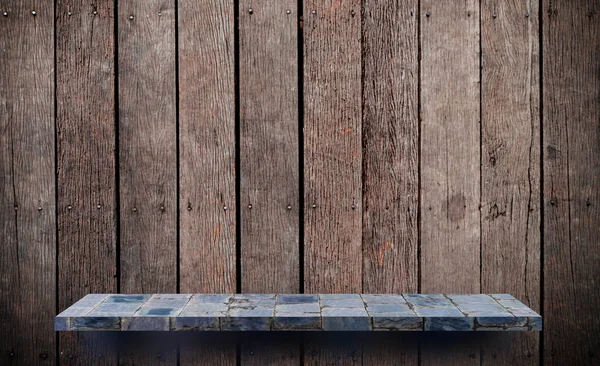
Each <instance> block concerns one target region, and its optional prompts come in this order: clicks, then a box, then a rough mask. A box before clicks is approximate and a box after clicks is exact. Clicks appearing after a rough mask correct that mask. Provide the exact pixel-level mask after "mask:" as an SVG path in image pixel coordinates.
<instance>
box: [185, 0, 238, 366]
mask: <svg viewBox="0 0 600 366" xmlns="http://www.w3.org/2000/svg"><path fill="white" fill-rule="evenodd" d="M234 6H235V5H234V1H233V0H220V1H200V2H199V1H192V0H179V1H178V16H179V19H178V35H179V60H178V61H179V86H178V87H179V116H180V120H179V133H180V135H179V141H180V147H179V161H180V171H179V186H180V196H179V207H181V208H183V210H181V211H180V214H181V216H180V222H179V230H180V240H181V249H180V255H179V263H180V290H181V292H183V293H190V292H216V293H228V292H229V293H233V292H235V289H236V220H235V217H236V211H237V209H238V208H237V207H236V205H235V201H236V200H235V177H236V171H235V134H236V130H235V127H236V125H235V85H234V75H235V69H234V68H235V61H234V51H235V50H234V13H235V11H234V10H235V8H234ZM188 205H189V206H190V207H192V210H190V211H188V210H187V207H188ZM235 362H236V344H235V342H234V341H231V340H227V339H218V340H215V341H213V340H212V339H202V340H201V341H199V340H197V339H195V338H190V339H186V340H185V341H184V342H182V343H181V349H180V363H181V365H202V364H211V365H235Z"/></svg>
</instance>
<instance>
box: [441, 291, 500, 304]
mask: <svg viewBox="0 0 600 366" xmlns="http://www.w3.org/2000/svg"><path fill="white" fill-rule="evenodd" d="M446 297H448V298H449V299H450V300H452V302H454V303H455V304H457V305H460V304H498V302H497V301H496V300H495V299H494V298H493V297H491V296H490V295H485V294H474V295H464V294H449V295H446Z"/></svg>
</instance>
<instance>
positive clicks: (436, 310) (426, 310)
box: [413, 306, 464, 318]
mask: <svg viewBox="0 0 600 366" xmlns="http://www.w3.org/2000/svg"><path fill="white" fill-rule="evenodd" d="M413 310H414V311H415V313H416V314H417V315H418V316H426V317H441V318H448V317H458V318H460V317H464V314H463V313H462V312H460V310H458V309H457V308H455V307H452V308H450V307H417V306H415V307H414V308H413Z"/></svg>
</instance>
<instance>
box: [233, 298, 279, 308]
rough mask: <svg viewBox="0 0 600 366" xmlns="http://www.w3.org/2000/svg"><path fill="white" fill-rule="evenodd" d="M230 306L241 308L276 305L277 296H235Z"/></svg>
mask: <svg viewBox="0 0 600 366" xmlns="http://www.w3.org/2000/svg"><path fill="white" fill-rule="evenodd" d="M229 306H230V307H234V308H239V307H274V306H275V298H274V297H273V298H267V297H264V298H262V297H248V298H246V297H237V295H236V297H234V299H233V300H232V301H231V303H230V304H229Z"/></svg>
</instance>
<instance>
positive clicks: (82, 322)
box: [71, 317, 121, 330]
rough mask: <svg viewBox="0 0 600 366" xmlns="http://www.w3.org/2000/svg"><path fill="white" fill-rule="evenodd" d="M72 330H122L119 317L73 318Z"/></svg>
mask: <svg viewBox="0 0 600 366" xmlns="http://www.w3.org/2000/svg"><path fill="white" fill-rule="evenodd" d="M71 329H72V330H121V318H119V317H79V318H71Z"/></svg>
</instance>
